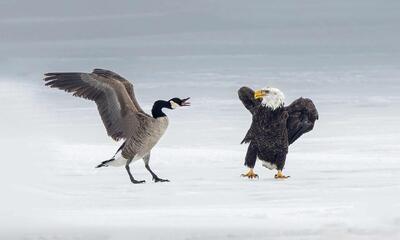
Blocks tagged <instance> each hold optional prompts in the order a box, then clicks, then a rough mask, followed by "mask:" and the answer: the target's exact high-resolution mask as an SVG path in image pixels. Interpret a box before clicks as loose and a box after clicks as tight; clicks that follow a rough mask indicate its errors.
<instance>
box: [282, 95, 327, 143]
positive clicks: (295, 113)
mask: <svg viewBox="0 0 400 240" xmlns="http://www.w3.org/2000/svg"><path fill="white" fill-rule="evenodd" d="M285 110H286V111H287V112H288V114H289V117H288V119H287V125H286V126H287V130H288V140H289V144H292V143H293V142H294V141H296V140H297V139H298V138H299V137H300V136H301V135H303V134H304V133H306V132H309V131H311V130H312V129H313V128H314V123H315V121H316V120H317V119H318V117H319V116H318V111H317V108H316V107H315V105H314V103H313V102H312V101H311V100H310V99H308V98H299V99H297V100H295V101H294V102H292V103H291V104H290V105H289V106H287V107H285Z"/></svg>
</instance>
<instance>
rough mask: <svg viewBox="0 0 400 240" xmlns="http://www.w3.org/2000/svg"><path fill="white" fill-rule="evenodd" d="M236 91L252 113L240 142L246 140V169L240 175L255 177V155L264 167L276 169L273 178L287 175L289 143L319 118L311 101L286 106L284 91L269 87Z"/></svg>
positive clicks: (302, 100) (299, 100) (309, 129)
mask: <svg viewBox="0 0 400 240" xmlns="http://www.w3.org/2000/svg"><path fill="white" fill-rule="evenodd" d="M238 94H239V99H240V100H241V101H242V103H243V105H244V106H245V107H246V108H247V109H248V110H249V111H250V113H251V114H252V116H253V121H252V123H251V127H250V129H249V130H248V131H247V134H246V136H245V137H244V139H243V141H242V143H249V147H248V149H247V153H246V157H245V163H244V164H245V165H246V166H247V167H248V168H249V171H248V172H247V173H246V174H242V176H243V177H248V178H257V177H258V175H257V174H255V173H254V171H253V168H254V166H255V163H256V160H257V158H258V159H259V160H260V161H261V162H262V165H263V166H264V167H266V168H268V169H270V170H273V169H276V170H277V171H278V173H277V174H275V178H277V179H278V178H288V177H289V176H285V175H283V173H282V170H283V167H284V166H285V161H286V154H287V153H288V146H289V145H290V144H292V143H293V142H294V141H296V140H297V139H298V138H299V137H300V136H301V135H303V134H304V133H306V132H309V131H311V130H312V129H313V127H314V123H315V121H316V120H317V119H318V112H317V109H316V108H315V106H314V103H313V102H312V101H311V100H310V99H307V98H299V99H297V100H295V101H294V102H293V103H292V104H290V105H289V106H286V107H285V106H284V98H285V97H284V95H283V93H282V92H281V91H280V90H279V89H277V88H272V87H266V88H262V89H260V90H257V91H253V90H252V89H251V88H248V87H242V88H240V89H239V91H238Z"/></svg>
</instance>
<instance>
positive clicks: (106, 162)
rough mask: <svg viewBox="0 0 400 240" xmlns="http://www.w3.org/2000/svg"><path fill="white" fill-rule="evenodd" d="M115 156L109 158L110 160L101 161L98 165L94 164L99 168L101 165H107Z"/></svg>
mask: <svg viewBox="0 0 400 240" xmlns="http://www.w3.org/2000/svg"><path fill="white" fill-rule="evenodd" d="M114 160H115V158H111V159H110V160H106V161H103V162H101V163H100V164H99V165H97V166H96V168H101V167H108V166H109V165H108V163H109V162H112V161H114Z"/></svg>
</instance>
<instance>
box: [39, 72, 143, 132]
mask: <svg viewBox="0 0 400 240" xmlns="http://www.w3.org/2000/svg"><path fill="white" fill-rule="evenodd" d="M44 81H46V86H50V87H55V88H59V89H62V90H64V91H66V92H72V93H73V95H74V96H77V97H82V98H86V99H89V100H93V101H95V102H96V104H97V108H98V110H99V113H100V116H101V119H102V120H103V123H104V126H105V128H106V130H107V134H108V135H109V136H110V137H112V138H113V139H114V140H119V139H126V138H129V137H132V136H134V135H135V134H138V133H139V132H140V131H141V130H142V129H143V128H144V127H145V126H144V125H146V124H148V123H149V121H151V120H150V118H151V117H149V116H148V115H147V114H144V113H143V112H142V111H143V110H142V109H141V108H140V107H139V105H138V103H137V102H136V99H135V96H134V92H133V86H132V84H130V83H129V82H128V81H127V80H126V79H124V78H122V77H121V76H119V75H118V74H116V73H113V72H111V71H107V70H101V69H95V70H94V71H93V72H92V73H79V72H59V73H46V74H45V78H44ZM135 102H136V104H135Z"/></svg>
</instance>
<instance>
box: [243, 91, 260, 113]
mask: <svg viewBox="0 0 400 240" xmlns="http://www.w3.org/2000/svg"><path fill="white" fill-rule="evenodd" d="M238 95H239V99H240V101H242V103H243V105H244V106H245V107H246V108H247V110H249V111H250V112H251V114H253V113H254V110H255V108H256V107H257V106H259V105H260V104H261V100H259V99H255V98H254V91H253V90H252V89H251V88H249V87H241V88H240V89H239V90H238Z"/></svg>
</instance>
